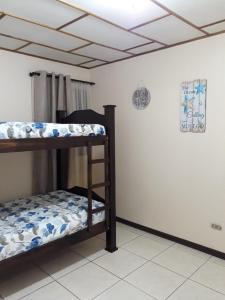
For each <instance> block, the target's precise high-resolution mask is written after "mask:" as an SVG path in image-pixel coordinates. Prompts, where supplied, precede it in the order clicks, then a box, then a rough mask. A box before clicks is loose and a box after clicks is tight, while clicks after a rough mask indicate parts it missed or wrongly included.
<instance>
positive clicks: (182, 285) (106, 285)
mask: <svg viewBox="0 0 225 300" xmlns="http://www.w3.org/2000/svg"><path fill="white" fill-rule="evenodd" d="M117 233H118V245H119V250H118V251H117V252H114V253H113V254H110V253H108V252H106V251H105V250H104V247H105V241H104V239H105V236H104V235H103V234H102V235H99V236H98V237H95V238H92V239H90V240H88V241H85V242H82V243H80V244H77V245H74V246H72V247H71V248H70V249H68V250H63V251H61V252H60V253H57V254H56V255H54V256H51V257H46V258H42V259H39V260H36V261H35V262H34V263H33V264H30V265H27V266H26V267H23V268H17V270H14V271H13V272H12V273H11V274H8V275H7V276H6V275H4V274H0V299H7V300H17V299H24V300H61V299H62V300H77V299H84V300H89V299H96V300H157V299H158V300H163V299H168V300H225V261H223V260H220V259H218V258H215V257H211V256H209V255H207V254H205V253H202V252H199V251H196V250H193V249H191V248H188V247H184V246H181V245H178V244H175V243H173V242H171V241H168V240H165V239H162V238H159V237H156V236H154V235H151V234H148V233H145V232H142V231H140V230H137V229H134V228H131V227H128V226H126V225H123V224H120V223H118V226H117Z"/></svg>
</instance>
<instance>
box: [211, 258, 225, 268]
mask: <svg viewBox="0 0 225 300" xmlns="http://www.w3.org/2000/svg"><path fill="white" fill-rule="evenodd" d="M209 261H210V262H212V263H215V264H218V265H220V266H223V267H225V260H224V259H220V258H217V257H215V256H212V257H211V258H210V260H209Z"/></svg>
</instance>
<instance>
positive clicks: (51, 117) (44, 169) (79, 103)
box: [32, 71, 91, 194]
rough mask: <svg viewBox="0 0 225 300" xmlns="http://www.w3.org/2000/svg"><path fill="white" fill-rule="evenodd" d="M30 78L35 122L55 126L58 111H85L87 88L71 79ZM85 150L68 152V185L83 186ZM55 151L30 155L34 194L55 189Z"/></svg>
mask: <svg viewBox="0 0 225 300" xmlns="http://www.w3.org/2000/svg"><path fill="white" fill-rule="evenodd" d="M39 73H40V75H39V76H34V78H33V99H34V121H35V122H48V123H54V122H56V113H57V111H66V112H67V114H70V113H72V112H73V111H74V110H78V109H86V108H87V107H88V102H89V101H90V95H91V91H90V86H89V85H87V84H80V83H77V82H72V81H71V79H70V76H66V77H65V80H64V76H63V75H61V74H60V75H59V78H56V75H55V74H54V73H52V76H51V77H48V76H47V72H45V71H41V72H39ZM84 160H85V155H84V150H75V149H72V150H71V151H70V163H69V165H70V168H69V185H73V186H74V185H81V186H85V182H86V180H85V178H84V177H85V175H86V172H85V170H83V168H84V167H85V162H84ZM56 171H57V170H56V151H55V150H53V151H45V150H43V151H36V152H34V153H33V179H32V180H33V184H32V192H33V194H38V193H45V192H48V191H52V190H55V189H56V187H57V177H56V176H57V174H56Z"/></svg>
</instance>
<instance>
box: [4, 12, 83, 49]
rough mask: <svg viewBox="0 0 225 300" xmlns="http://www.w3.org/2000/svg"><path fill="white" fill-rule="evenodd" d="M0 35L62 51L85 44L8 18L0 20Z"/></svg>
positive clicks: (67, 36) (61, 34)
mask: <svg viewBox="0 0 225 300" xmlns="http://www.w3.org/2000/svg"><path fill="white" fill-rule="evenodd" d="M0 33H4V34H8V35H11V36H14V37H17V38H21V39H25V40H29V41H32V42H36V43H40V44H45V45H47V46H51V47H56V48H59V49H60V48H61V49H63V50H70V49H74V48H76V47H80V46H82V45H85V44H87V42H86V41H83V40H81V39H77V38H75V37H72V36H69V35H66V34H63V33H61V32H58V31H55V30H51V29H48V28H45V27H42V26H39V25H36V24H32V23H29V22H26V21H23V20H20V19H16V18H13V17H9V16H5V17H4V18H2V19H1V20H0Z"/></svg>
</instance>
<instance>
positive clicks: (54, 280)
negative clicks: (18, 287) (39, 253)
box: [18, 263, 88, 300]
mask: <svg viewBox="0 0 225 300" xmlns="http://www.w3.org/2000/svg"><path fill="white" fill-rule="evenodd" d="M87 264H88V263H87ZM34 265H35V266H36V267H38V268H39V269H40V270H41V271H42V272H44V273H45V274H46V275H48V276H49V277H51V278H52V279H53V281H52V282H56V283H58V284H59V285H60V286H61V287H63V288H64V289H65V290H67V291H68V292H69V293H70V294H72V295H73V296H75V297H76V298H78V299H79V300H82V299H80V297H78V296H77V295H76V294H74V293H73V292H72V291H70V290H69V289H68V288H66V287H65V286H64V285H62V284H61V283H60V282H59V281H58V280H56V279H55V278H53V277H52V275H50V274H48V272H46V271H45V270H44V269H43V268H42V267H41V266H39V265H36V264H34ZM80 267H82V266H80ZM60 278H61V277H60ZM52 282H51V283H52ZM45 286H46V285H45ZM41 288H42V287H41ZM41 288H39V289H38V290H40V289H41ZM31 294H33V293H30V295H31ZM18 300H20V299H18Z"/></svg>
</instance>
